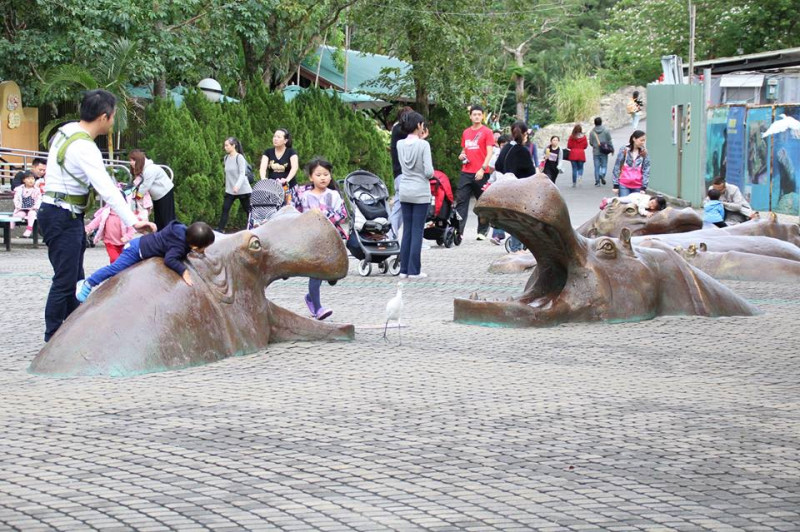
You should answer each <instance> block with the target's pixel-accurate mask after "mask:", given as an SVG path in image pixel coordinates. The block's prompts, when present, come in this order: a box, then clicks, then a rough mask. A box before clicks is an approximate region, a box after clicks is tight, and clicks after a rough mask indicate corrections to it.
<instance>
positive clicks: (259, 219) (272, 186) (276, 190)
mask: <svg viewBox="0 0 800 532" xmlns="http://www.w3.org/2000/svg"><path fill="white" fill-rule="evenodd" d="M285 200H286V193H285V192H284V190H283V185H281V184H280V183H278V181H277V180H275V179H262V180H261V181H259V182H258V183H256V184H255V185H253V192H252V193H251V194H250V219H249V221H248V224H247V227H248V228H250V229H252V228H253V227H256V226H258V225H261V224H263V223H264V222H266V221H267V220H269V219H270V218H272V217H273V216H274V215H275V213H276V212H278V211H279V210H280V208H281V207H283V204H284V203H285Z"/></svg>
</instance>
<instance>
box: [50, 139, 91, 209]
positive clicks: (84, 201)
mask: <svg viewBox="0 0 800 532" xmlns="http://www.w3.org/2000/svg"><path fill="white" fill-rule="evenodd" d="M58 132H59V133H60V134H61V135H62V136H64V137H66V140H64V142H63V143H62V144H61V146H60V147H59V148H58V152H57V153H56V163H57V164H58V166H59V167H60V168H61V171H62V172H63V173H65V174H67V175H68V176H69V177H71V178H72V179H73V180H74V181H75V182H76V183H78V184H79V185H81V186H85V187H89V188H91V183H84V182H83V181H81V180H80V179H78V177H77V176H76V175H75V174H73V173H72V172H70V171H69V170H67V167H66V166H65V161H66V158H67V149H68V148H69V147H70V146H71V145H72V143H73V142H75V141H76V140H88V141H90V142H94V139H93V138H92V137H91V135H89V134H88V133H87V132H85V131H77V132H75V133H73V134H72V135H69V136H67V135H66V133H64V132H63V131H62V130H60V129H59V130H58ZM91 196H92V193H91V191H90V192H89V193H88V194H81V195H75V194H63V195H62V197H61V198H59V199H62V200H63V201H66V202H67V203H69V204H70V205H73V206H75V207H80V208H82V209H87V208H89V207H90V205H91V200H92V198H91Z"/></svg>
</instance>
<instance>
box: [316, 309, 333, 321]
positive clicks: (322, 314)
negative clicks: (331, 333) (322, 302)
mask: <svg viewBox="0 0 800 532" xmlns="http://www.w3.org/2000/svg"><path fill="white" fill-rule="evenodd" d="M331 314H333V311H332V310H331V309H329V308H325V307H320V309H319V310H318V311H317V314H316V316H315V318H317V319H318V320H319V321H322V320H324V319H325V318H328V317H330V315H331Z"/></svg>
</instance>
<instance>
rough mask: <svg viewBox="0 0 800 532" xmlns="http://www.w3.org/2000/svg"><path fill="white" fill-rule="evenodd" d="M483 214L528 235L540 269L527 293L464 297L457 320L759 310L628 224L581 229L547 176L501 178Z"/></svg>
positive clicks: (486, 197) (532, 322) (543, 321)
mask: <svg viewBox="0 0 800 532" xmlns="http://www.w3.org/2000/svg"><path fill="white" fill-rule="evenodd" d="M475 213H476V214H477V215H478V216H480V217H481V218H483V219H485V220H487V221H488V222H489V223H490V224H492V225H493V226H495V227H500V228H502V229H505V230H507V231H509V232H510V233H511V234H513V235H514V236H516V237H517V238H518V239H520V240H521V241H522V243H523V244H525V245H526V246H527V247H528V249H529V250H531V252H532V253H533V255H534V256H535V258H536V267H535V268H534V270H533V273H532V274H531V276H530V278H529V280H528V282H527V284H526V286H525V289H524V291H523V293H522V295H521V296H518V297H515V298H512V299H511V300H508V301H485V300H481V299H480V298H479V297H478V296H477V294H473V295H472V296H471V297H470V299H456V300H455V302H454V319H455V321H457V322H462V323H473V324H482V325H491V326H497V325H500V326H508V327H532V326H551V325H556V324H558V323H563V322H574V321H579V322H586V321H639V320H645V319H650V318H654V317H655V316H659V315H668V314H678V315H701V316H736V315H738V316H750V315H753V314H756V313H757V312H758V310H757V309H756V308H755V307H753V306H752V305H750V304H749V303H748V302H747V301H745V300H744V299H742V298H741V297H739V296H738V295H736V294H735V293H733V292H732V291H731V290H730V289H729V288H727V287H725V286H724V285H722V284H721V283H719V282H718V281H716V280H714V279H712V278H711V277H709V276H708V275H706V274H705V273H703V272H701V271H700V270H697V269H695V268H693V267H691V266H690V265H689V264H688V263H687V262H686V261H685V260H683V258H682V257H681V256H680V255H678V254H677V253H676V252H675V251H674V250H673V249H672V248H671V247H669V246H667V245H661V247H660V248H659V249H646V248H642V249H639V248H636V247H634V246H633V245H632V243H631V234H630V231H629V230H628V229H623V230H622V232H621V234H620V238H618V239H617V238H610V237H601V238H597V239H587V238H585V237H583V236H581V235H579V234H577V233H576V232H575V230H574V229H573V228H572V224H571V223H570V218H569V212H568V210H567V206H566V203H565V202H564V199H563V198H562V197H561V194H560V193H559V192H558V189H557V188H556V186H555V185H554V184H553V183H551V182H550V180H549V179H548V178H547V176H545V175H544V174H537V175H535V176H533V177H530V178H526V179H518V180H509V181H505V182H500V183H495V184H494V185H493V186H491V187H490V188H489V189H488V190H487V191H486V192H485V193H484V194H483V195H482V196H481V199H480V200H478V204H477V205H476V206H475ZM656 245H658V244H656Z"/></svg>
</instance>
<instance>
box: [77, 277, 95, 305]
mask: <svg viewBox="0 0 800 532" xmlns="http://www.w3.org/2000/svg"><path fill="white" fill-rule="evenodd" d="M91 292H92V286H91V285H90V284H89V282H88V281H87V280H86V279H82V280H80V281H78V285H77V287H76V289H75V297H76V298H78V301H80V302H81V303H83V302H84V301H86V298H87V297H89V294H90V293H91Z"/></svg>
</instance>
